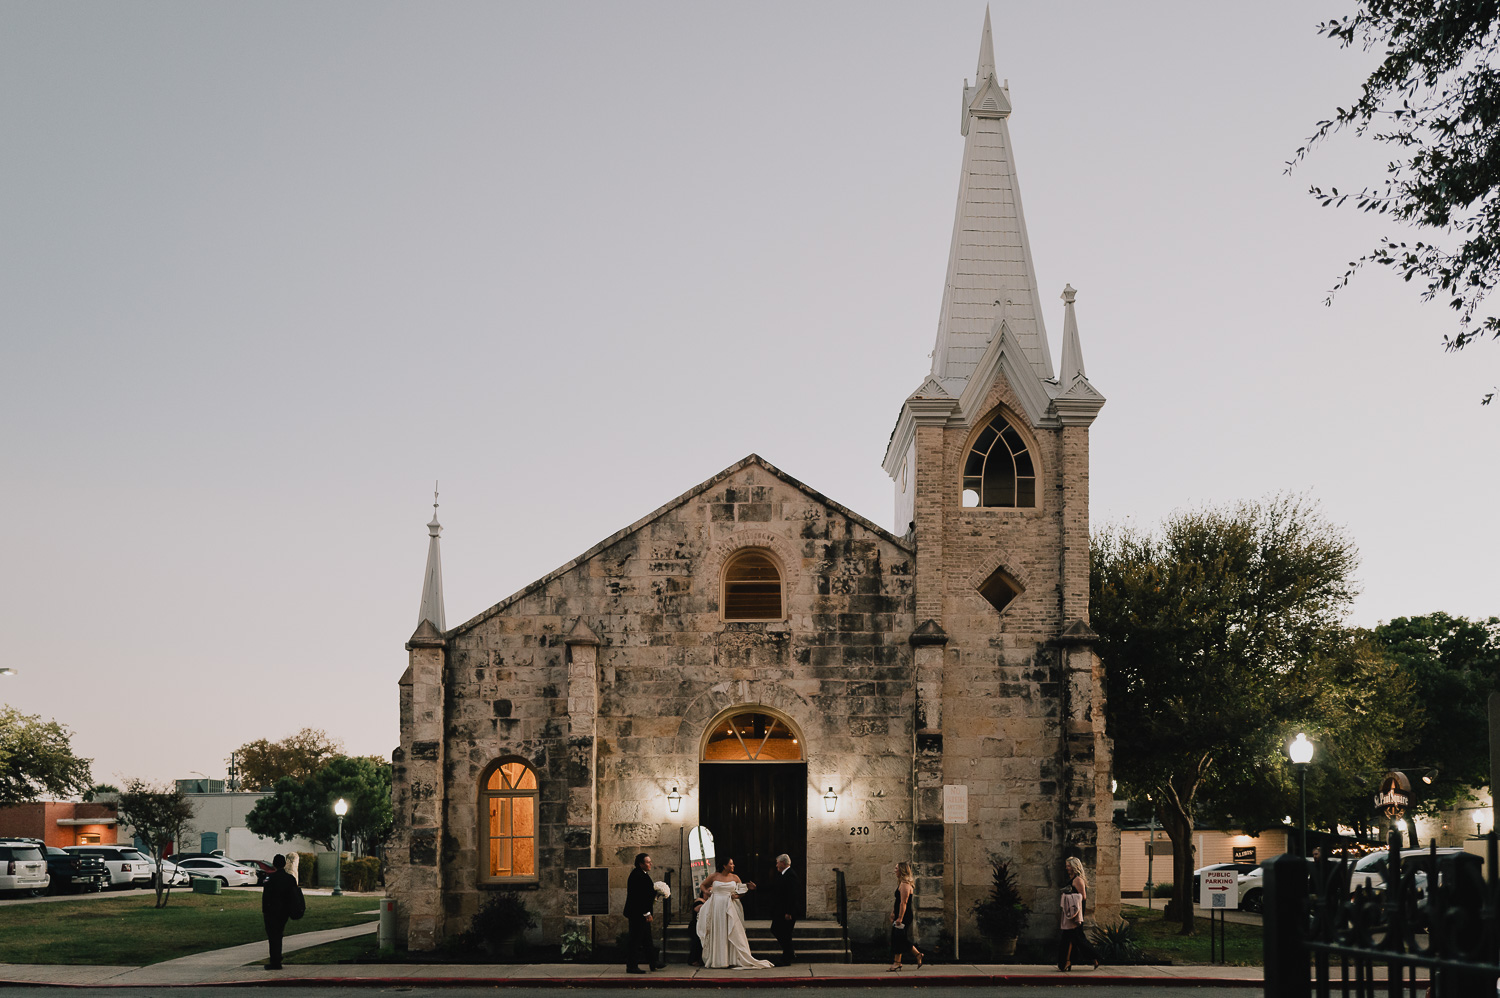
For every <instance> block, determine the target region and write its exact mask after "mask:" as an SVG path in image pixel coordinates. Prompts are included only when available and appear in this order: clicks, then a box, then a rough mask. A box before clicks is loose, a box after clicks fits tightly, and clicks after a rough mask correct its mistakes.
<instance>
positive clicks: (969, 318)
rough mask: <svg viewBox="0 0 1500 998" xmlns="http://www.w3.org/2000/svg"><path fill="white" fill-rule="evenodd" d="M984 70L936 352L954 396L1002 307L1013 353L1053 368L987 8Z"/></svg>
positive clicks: (1037, 367)
mask: <svg viewBox="0 0 1500 998" xmlns="http://www.w3.org/2000/svg"><path fill="white" fill-rule="evenodd" d="M978 74H979V77H978V79H976V80H975V81H974V85H973V86H971V87H966V88H965V89H964V111H963V124H962V128H961V131H962V132H963V135H964V159H963V167H962V170H961V172H960V175H959V190H958V210H957V212H956V215H955V217H954V221H953V242H952V245H951V247H950V249H949V254H948V277H947V281H946V282H945V284H944V286H943V304H942V309H941V311H940V313H939V316H938V330H937V344H936V347H935V349H934V350H933V352H932V373H933V375H934V376H936V377H937V379H938V380H939V381H940V382H941V383H942V385H943V388H944V389H945V390H946V391H947V392H948V394H950V395H952V396H953V397H954V398H958V397H959V395H960V394H962V392H963V390H964V388H965V386H966V385H967V383H968V380H969V376H970V375H971V374H973V372H974V369H975V367H976V365H977V364H978V363H979V361H980V358H981V357H982V356H983V355H984V353H985V347H986V346H988V345H989V342H990V339H991V335H992V334H993V332H994V324H995V320H996V319H997V318H998V317H1000V315H1001V313H1002V310H1003V314H1004V319H1005V326H1006V328H1007V329H1008V330H1009V332H1010V334H1011V336H1012V337H1014V340H1015V344H1016V347H1018V348H1019V353H1021V354H1022V355H1023V356H1021V357H1016V358H1013V359H1014V360H1015V361H1016V362H1017V363H1019V364H1021V365H1022V366H1023V367H1024V368H1030V370H1031V371H1032V372H1033V374H1034V375H1035V376H1036V378H1037V379H1039V380H1040V381H1050V380H1051V379H1052V376H1053V371H1052V353H1051V350H1050V349H1049V348H1048V345H1047V331H1046V327H1045V326H1044V325H1043V322H1042V315H1041V310H1040V308H1038V300H1039V296H1038V294H1037V288H1036V268H1035V267H1034V266H1033V264H1032V262H1031V241H1030V240H1029V239H1028V238H1027V236H1026V218H1025V215H1024V214H1023V213H1022V211H1021V192H1020V187H1019V185H1018V184H1017V182H1016V165H1015V157H1014V156H1013V155H1012V153H1011V144H1010V129H1009V126H1008V125H1007V124H1006V119H1007V118H1008V117H1010V112H1011V103H1010V92H1009V89H1008V88H1007V86H1006V85H1005V83H1004V81H1002V80H1001V79H1000V78H999V77H998V76H997V75H996V73H995V55H994V42H993V39H992V37H991V30H990V15H989V11H988V10H986V11H985V16H984V32H983V34H982V35H981V36H980V41H979V65H978Z"/></svg>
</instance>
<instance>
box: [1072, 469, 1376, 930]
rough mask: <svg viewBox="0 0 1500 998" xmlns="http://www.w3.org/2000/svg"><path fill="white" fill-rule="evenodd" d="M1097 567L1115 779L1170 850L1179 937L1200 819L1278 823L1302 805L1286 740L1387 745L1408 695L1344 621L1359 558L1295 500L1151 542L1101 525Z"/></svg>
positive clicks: (1096, 612)
mask: <svg viewBox="0 0 1500 998" xmlns="http://www.w3.org/2000/svg"><path fill="white" fill-rule="evenodd" d="M1090 562H1091V565H1090V567H1091V598H1092V608H1091V619H1092V623H1093V627H1094V629H1095V630H1096V631H1097V632H1098V633H1099V636H1100V644H1099V654H1100V657H1101V658H1102V659H1103V661H1104V666H1105V673H1106V676H1107V683H1108V698H1109V699H1108V702H1109V730H1110V734H1111V736H1112V737H1113V738H1114V741H1115V773H1116V776H1117V778H1118V779H1119V781H1120V782H1121V783H1122V784H1123V785H1124V786H1125V788H1126V790H1127V791H1129V792H1131V793H1134V794H1138V795H1140V796H1149V797H1150V798H1151V800H1152V802H1153V804H1154V806H1155V808H1156V810H1157V812H1158V815H1159V817H1160V819H1161V822H1162V825H1163V827H1164V829H1165V830H1166V832H1167V835H1168V837H1169V838H1170V839H1171V840H1172V843H1173V847H1174V848H1173V885H1174V887H1173V889H1174V897H1173V904H1172V905H1171V906H1170V907H1169V917H1172V918H1180V919H1181V921H1182V925H1183V928H1182V931H1183V933H1184V934H1186V933H1189V932H1191V931H1192V927H1193V909H1192V906H1191V903H1190V899H1189V897H1188V892H1189V890H1190V889H1191V883H1192V874H1193V853H1192V833H1193V828H1194V827H1195V824H1196V821H1197V817H1198V814H1199V812H1200V811H1207V812H1210V813H1220V814H1222V813H1227V812H1231V811H1232V812H1234V813H1235V814H1236V815H1237V816H1238V817H1240V818H1241V820H1244V821H1245V822H1246V823H1247V824H1250V825H1252V827H1254V826H1255V823H1256V822H1266V823H1269V822H1271V821H1274V820H1276V818H1275V817H1273V815H1274V816H1276V817H1279V816H1280V815H1282V814H1285V813H1286V811H1287V810H1288V807H1287V802H1288V801H1289V800H1295V790H1294V789H1293V787H1294V786H1295V783H1294V782H1293V780H1294V778H1293V775H1292V773H1291V771H1290V766H1289V765H1288V764H1287V762H1286V755H1285V748H1284V747H1285V744H1286V740H1287V739H1289V738H1290V736H1291V734H1293V733H1294V732H1295V731H1296V730H1299V729H1300V730H1306V731H1307V732H1308V734H1309V735H1310V736H1313V737H1314V738H1315V740H1316V741H1319V742H1322V743H1324V744H1325V746H1326V747H1327V748H1329V749H1331V748H1332V747H1333V746H1335V745H1339V744H1341V743H1348V744H1349V745H1354V744H1356V743H1358V744H1359V745H1360V750H1361V751H1363V750H1366V749H1368V747H1369V744H1368V743H1369V742H1370V741H1372V740H1373V741H1375V742H1378V743H1379V745H1380V747H1381V748H1382V749H1383V748H1384V739H1387V738H1391V737H1399V732H1400V719H1401V717H1402V716H1403V710H1404V707H1405V705H1404V704H1403V702H1402V700H1401V695H1402V686H1401V684H1400V683H1399V681H1398V679H1397V677H1396V676H1395V674H1394V668H1393V666H1392V665H1391V664H1390V663H1389V662H1387V661H1385V660H1384V659H1382V658H1381V657H1379V655H1378V654H1375V653H1374V651H1373V648H1372V646H1371V645H1370V643H1369V642H1367V641H1360V640H1358V637H1357V635H1354V634H1352V633H1351V632H1350V631H1349V630H1347V629H1346V628H1345V627H1343V625H1342V619H1343V617H1344V614H1345V613H1346V612H1347V609H1348V607H1349V604H1350V602H1351V600H1352V598H1353V592H1354V590H1353V582H1352V579H1351V575H1352V573H1353V571H1354V568H1355V565H1356V562H1357V554H1356V551H1355V548H1354V545H1353V544H1352V543H1351V542H1350V541H1349V540H1348V539H1347V538H1345V537H1344V536H1343V534H1342V533H1340V532H1339V531H1338V530H1336V529H1334V528H1333V527H1331V526H1330V525H1329V524H1327V523H1326V522H1325V521H1324V520H1323V519H1322V518H1321V517H1320V515H1319V514H1318V513H1317V511H1316V509H1315V507H1313V506H1312V505H1310V504H1308V503H1307V502H1305V501H1304V500H1301V499H1298V498H1295V497H1286V496H1281V497H1275V498H1272V499H1269V500H1265V501H1262V502H1258V503H1245V504H1242V505H1240V506H1239V507H1237V508H1235V509H1233V510H1215V509H1209V510H1203V511H1196V512H1179V513H1175V514H1173V515H1172V516H1171V517H1169V518H1168V519H1167V521H1166V523H1165V524H1164V525H1163V527H1162V529H1161V531H1160V533H1145V532H1142V531H1139V530H1136V529H1133V528H1129V527H1125V528H1113V529H1105V530H1103V531H1101V532H1100V533H1098V534H1097V535H1096V536H1095V537H1094V538H1093V543H1092V545H1091V550H1090ZM1383 729H1384V730H1383Z"/></svg>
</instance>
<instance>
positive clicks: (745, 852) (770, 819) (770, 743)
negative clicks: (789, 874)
mask: <svg viewBox="0 0 1500 998" xmlns="http://www.w3.org/2000/svg"><path fill="white" fill-rule="evenodd" d="M804 749H805V743H804V741H803V738H802V732H801V731H800V730H798V728H797V726H796V725H795V724H793V723H792V720H791V719H790V718H789V717H787V716H786V715H785V714H783V713H781V712H780V711H778V710H775V709H773V708H770V707H766V706H762V705H758V704H757V705H745V706H740V707H735V708H732V709H730V710H726V711H723V712H721V713H720V714H719V716H717V717H715V718H714V719H713V721H712V722H711V723H710V724H709V725H708V729H707V730H706V731H705V732H704V733H703V741H702V743H701V746H700V753H699V756H698V758H699V759H700V760H701V761H700V762H699V764H698V776H699V783H698V786H699V787H700V792H699V793H700V796H699V822H700V823H701V824H703V825H704V826H705V827H707V828H708V829H709V830H710V831H711V832H713V835H714V845H715V850H714V851H715V854H716V855H717V856H718V857H719V858H720V859H723V858H725V857H729V858H732V859H733V860H734V867H735V871H734V872H735V873H737V874H739V877H740V879H741V880H748V881H754V882H755V883H756V884H764V883H766V881H767V878H768V877H769V876H770V875H771V873H772V872H773V871H774V870H775V869H776V857H777V856H778V855H779V854H781V853H786V854H788V855H789V856H791V857H792V866H793V868H794V869H797V870H799V871H804V874H805V871H806V869H807V866H806V862H807V755H806V752H805V751H804ZM766 897H767V895H766V894H764V893H762V892H761V891H759V890H755V891H751V892H750V893H748V894H746V895H744V897H743V901H744V905H745V917H746V918H768V917H770V916H769V914H768V913H767V912H766V910H765V905H766Z"/></svg>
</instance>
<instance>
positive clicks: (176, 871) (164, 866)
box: [161, 859, 193, 887]
mask: <svg viewBox="0 0 1500 998" xmlns="http://www.w3.org/2000/svg"><path fill="white" fill-rule="evenodd" d="M161 875H162V879H163V880H165V881H166V882H167V886H168V887H186V886H187V885H188V884H190V883H192V882H193V878H192V877H189V876H188V872H187V871H186V870H184V869H183V868H182V867H180V866H178V865H177V864H176V863H174V862H172V861H171V860H170V859H163V860H162V861H161Z"/></svg>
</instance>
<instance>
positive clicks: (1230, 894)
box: [1198, 870, 1240, 911]
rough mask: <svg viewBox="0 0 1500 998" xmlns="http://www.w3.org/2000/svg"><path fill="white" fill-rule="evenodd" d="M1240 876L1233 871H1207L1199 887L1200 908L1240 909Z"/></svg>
mask: <svg viewBox="0 0 1500 998" xmlns="http://www.w3.org/2000/svg"><path fill="white" fill-rule="evenodd" d="M1239 906H1240V875H1239V874H1238V873H1236V872H1234V871H1233V870H1205V871H1204V872H1203V874H1202V878H1201V879H1200V880H1199V886H1198V907H1200V908H1218V909H1219V910H1221V911H1222V910H1225V909H1228V908H1238V907H1239Z"/></svg>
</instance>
